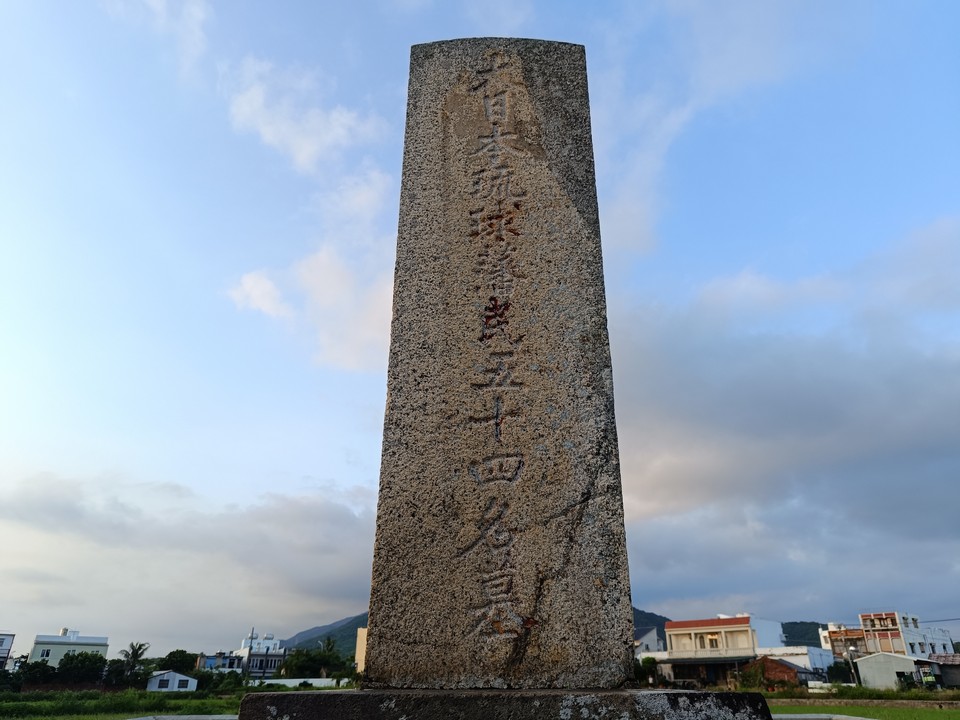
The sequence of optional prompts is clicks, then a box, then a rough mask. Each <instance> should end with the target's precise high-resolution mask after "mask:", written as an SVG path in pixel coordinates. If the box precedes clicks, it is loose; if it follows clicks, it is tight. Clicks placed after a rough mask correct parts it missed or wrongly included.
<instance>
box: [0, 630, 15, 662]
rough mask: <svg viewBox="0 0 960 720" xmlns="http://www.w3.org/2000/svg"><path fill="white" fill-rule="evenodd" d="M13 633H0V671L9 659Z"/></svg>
mask: <svg viewBox="0 0 960 720" xmlns="http://www.w3.org/2000/svg"><path fill="white" fill-rule="evenodd" d="M15 637H16V635H15V634H14V633H0V670H3V669H4V668H6V667H7V660H9V659H10V651H11V650H13V639H14V638H15Z"/></svg>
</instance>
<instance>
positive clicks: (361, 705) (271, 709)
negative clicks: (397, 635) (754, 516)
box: [240, 690, 771, 720]
mask: <svg viewBox="0 0 960 720" xmlns="http://www.w3.org/2000/svg"><path fill="white" fill-rule="evenodd" d="M240 718H241V720H278V719H279V718H288V719H289V720H328V719H332V718H336V720H613V719H614V718H615V719H616V720H771V715H770V710H769V709H768V708H767V704H766V702H765V701H764V699H763V696H762V695H760V694H758V693H730V692H724V693H704V692H679V691H675V692H669V691H668V692H657V691H654V692H642V691H608V692H592V693H590V692H572V691H549V690H518V691H496V690H480V691H462V690H460V691H458V690H447V691H416V690H393V691H390V690H364V691H360V692H350V691H340V692H336V691H327V692H316V693H270V694H259V693H251V694H249V695H247V696H246V697H245V698H244V699H243V704H242V705H241V707H240Z"/></svg>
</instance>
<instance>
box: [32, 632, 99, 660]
mask: <svg viewBox="0 0 960 720" xmlns="http://www.w3.org/2000/svg"><path fill="white" fill-rule="evenodd" d="M108 640H109V639H108V638H106V637H101V636H97V635H81V634H80V632H79V631H78V630H70V629H68V628H63V629H61V630H60V633H59V634H58V635H37V636H36V638H35V639H34V641H33V648H32V649H31V650H30V657H29V658H28V662H37V661H38V660H46V661H47V664H48V665H53V666H54V667H56V666H58V665H59V664H60V661H61V660H62V659H63V658H64V656H66V655H74V654H76V653H81V652H87V653H97V654H98V655H103V656H104V657H106V656H107V649H108V647H107V646H108Z"/></svg>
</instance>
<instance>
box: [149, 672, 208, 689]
mask: <svg viewBox="0 0 960 720" xmlns="http://www.w3.org/2000/svg"><path fill="white" fill-rule="evenodd" d="M196 689H197V679H196V678H192V677H190V676H189V675H181V674H180V673H178V672H174V671H173V670H158V671H157V672H155V673H153V675H151V676H150V679H149V680H147V690H149V691H152V692H193V691H194V690H196Z"/></svg>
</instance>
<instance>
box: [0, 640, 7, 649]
mask: <svg viewBox="0 0 960 720" xmlns="http://www.w3.org/2000/svg"><path fill="white" fill-rule="evenodd" d="M6 641H7V639H6V638H0V647H3V644H4V643H5V642H6Z"/></svg>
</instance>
